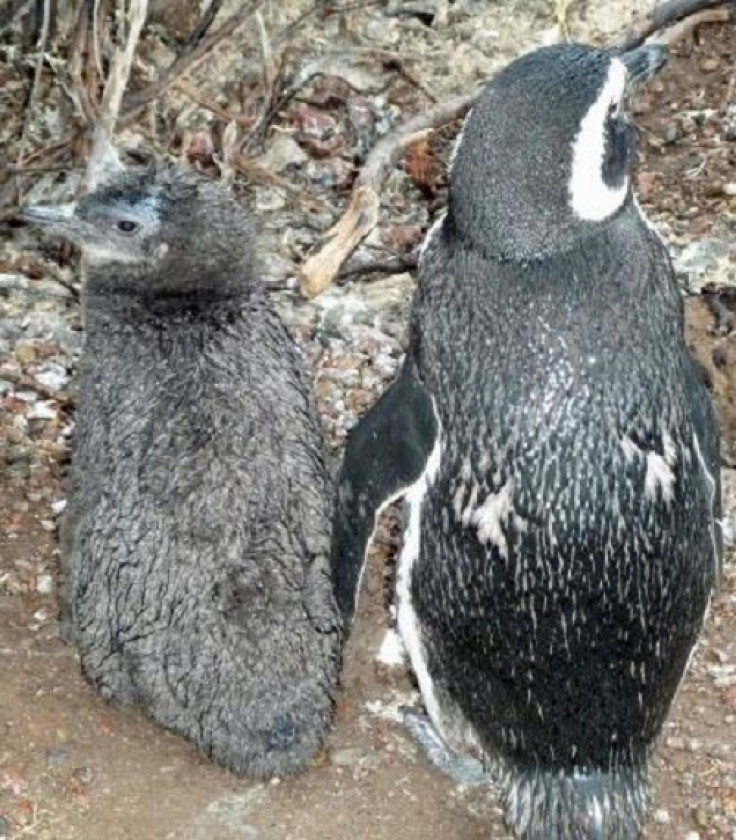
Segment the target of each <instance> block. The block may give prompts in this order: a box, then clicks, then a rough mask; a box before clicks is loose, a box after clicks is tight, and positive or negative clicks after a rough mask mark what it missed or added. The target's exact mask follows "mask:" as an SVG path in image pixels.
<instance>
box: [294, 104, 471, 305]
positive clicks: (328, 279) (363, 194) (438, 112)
mask: <svg viewBox="0 0 736 840" xmlns="http://www.w3.org/2000/svg"><path fill="white" fill-rule="evenodd" d="M476 95H477V94H476V93H473V94H470V95H468V96H456V97H455V98H454V99H450V100H448V101H447V102H441V103H440V104H439V105H435V106H434V107H433V108H430V109H429V110H428V111H425V112H424V113H423V114H420V115H419V116H417V117H414V118H413V119H411V120H409V121H408V122H406V123H405V124H404V125H402V126H399V128H398V129H397V130H396V131H394V132H392V133H391V134H389V135H387V136H386V137H383V138H382V139H381V140H380V141H379V142H378V143H377V144H376V146H375V147H374V148H373V149H372V150H371V153H370V154H369V155H368V158H367V159H366V162H365V165H364V166H363V169H362V170H361V172H360V174H359V175H358V178H357V179H356V181H355V187H354V188H353V194H352V197H351V199H350V204H349V206H348V209H347V211H346V212H345V214H344V215H343V217H342V218H341V219H340V221H339V222H338V223H337V224H336V225H335V227H333V228H332V230H330V231H329V232H328V234H327V235H328V239H327V242H326V243H325V244H324V245H323V246H322V247H321V248H320V250H319V251H317V252H316V253H314V254H312V255H311V256H310V257H308V258H307V260H306V261H305V263H304V265H303V266H302V269H301V277H300V288H301V291H302V294H304V295H305V296H306V297H315V296H316V295H318V294H320V293H321V292H323V291H324V290H325V289H326V288H327V287H328V286H330V285H331V284H332V283H333V281H334V280H335V278H336V277H337V274H338V272H339V271H340V267H341V266H342V264H343V263H344V262H345V260H346V259H347V258H348V257H349V256H350V254H351V253H352V252H353V250H354V249H355V248H356V246H357V245H358V244H359V243H360V242H361V241H362V240H363V239H364V238H365V237H366V236H367V235H368V234H369V233H370V232H371V231H372V230H373V228H374V227H375V226H376V223H377V222H378V208H379V204H380V190H381V185H382V184H383V182H384V180H385V179H386V177H387V176H388V174H389V172H390V171H391V169H392V168H393V167H394V166H395V165H396V163H397V161H398V160H399V158H400V157H401V155H402V153H403V152H404V150H405V149H406V148H407V147H408V146H410V145H411V144H412V143H416V142H417V140H421V139H422V138H423V137H425V136H426V135H427V134H428V133H429V132H430V131H432V130H433V129H435V128H437V127H438V126H441V125H444V124H446V123H448V122H450V121H451V120H454V119H457V118H458V117H460V116H462V115H463V114H465V113H466V112H467V111H468V109H469V108H470V106H471V105H472V104H473V100H474V99H475V97H476Z"/></svg>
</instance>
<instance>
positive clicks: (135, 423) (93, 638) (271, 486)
mask: <svg viewBox="0 0 736 840" xmlns="http://www.w3.org/2000/svg"><path fill="white" fill-rule="evenodd" d="M24 217H25V219H26V220H28V221H32V222H36V223H40V224H41V225H43V226H44V227H45V228H47V229H48V230H49V231H50V232H52V233H55V234H58V235H61V236H63V237H66V238H68V239H70V240H71V241H73V242H75V243H76V244H77V245H79V246H80V248H81V250H82V261H83V268H84V271H85V283H84V292H83V307H84V322H85V327H86V346H85V350H84V355H83V358H82V363H81V383H80V393H79V405H78V410H77V414H76V418H75V431H74V443H73V458H72V469H71V482H70V488H69V491H68V508H67V510H68V513H67V516H66V521H65V523H64V527H63V537H62V547H63V562H64V570H65V578H66V597H67V608H68V611H69V618H70V622H71V631H72V634H73V638H74V640H75V642H76V644H77V645H78V648H79V652H80V655H81V661H82V667H83V669H84V672H85V674H86V676H87V677H88V679H89V680H90V681H91V683H92V684H93V685H94V686H95V688H96V689H97V690H98V691H99V692H100V694H101V695H102V696H103V697H105V698H110V699H115V700H119V701H122V702H126V703H139V704H141V705H142V706H144V707H145V708H146V709H147V711H148V713H149V714H150V715H151V716H152V717H153V718H154V719H155V720H156V721H157V722H158V723H160V724H161V725H163V726H165V727H166V728H168V729H171V730H173V731H175V732H177V733H179V734H181V735H184V736H185V737H187V738H189V739H191V740H192V741H194V743H195V744H197V745H198V746H199V747H200V748H201V749H202V750H204V751H205V752H206V753H207V754H208V755H209V756H210V757H212V758H213V759H214V760H215V761H217V762H219V763H221V764H223V765H225V766H227V767H229V768H231V769H233V770H235V771H238V772H244V773H248V774H252V775H254V776H257V777H266V776H271V775H274V774H282V773H289V772H292V771H297V770H300V769H302V768H304V767H306V766H307V765H308V764H309V763H310V761H311V760H312V759H313V758H314V756H315V754H316V753H317V752H318V751H319V749H320V747H321V744H322V740H323V737H324V734H325V730H326V728H327V726H328V724H329V721H330V717H331V710H332V700H333V696H334V693H335V690H336V683H337V674H338V667H339V662H340V652H341V645H342V629H341V620H340V617H339V613H338V611H337V607H336V604H335V599H334V594H333V586H332V578H331V571H330V565H329V542H330V516H331V510H332V504H333V497H334V492H333V486H332V484H331V481H330V478H329V476H328V472H327V469H326V466H325V461H324V453H323V439H322V434H321V429H320V425H319V421H318V417H317V414H316V411H315V407H314V403H313V400H312V397H311V395H310V388H309V385H308V381H307V376H306V373H305V370H304V369H303V365H302V361H301V358H300V356H299V353H298V351H297V349H296V347H295V345H294V344H293V342H292V341H291V339H290V338H289V336H288V335H287V333H286V330H285V329H284V327H283V325H282V323H281V322H280V320H279V318H278V317H277V315H276V314H275V312H274V311H273V309H272V308H271V306H270V304H269V303H268V301H267V299H266V296H265V293H264V290H263V288H262V286H261V283H260V281H259V280H258V277H257V273H256V268H255V266H254V262H253V251H254V241H253V235H252V232H251V228H250V224H249V223H248V221H247V220H246V219H245V217H244V215H243V212H242V209H241V208H240V207H239V206H238V204H237V203H236V202H235V200H234V199H233V198H232V197H231V196H230V195H229V194H228V193H227V192H226V191H225V190H223V189H222V188H221V187H220V186H219V185H217V184H214V183H212V182H210V181H208V180H206V179H204V178H202V177H200V176H199V175H196V174H195V173H193V172H187V171H184V170H181V169H178V168H175V167H172V166H164V167H160V168H158V169H157V170H154V171H146V172H143V173H140V172H138V173H133V172H131V173H127V174H124V175H122V176H120V177H117V178H116V180H115V181H114V182H112V183H109V184H107V185H106V186H103V187H101V188H100V189H99V190H98V191H96V192H94V193H92V194H90V195H88V196H86V197H84V198H82V199H81V200H80V201H79V202H77V203H76V204H73V205H67V206H64V207H37V208H29V209H28V210H26V211H25V213H24Z"/></svg>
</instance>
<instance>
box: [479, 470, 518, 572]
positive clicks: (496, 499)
mask: <svg viewBox="0 0 736 840" xmlns="http://www.w3.org/2000/svg"><path fill="white" fill-rule="evenodd" d="M513 492H514V483H513V481H511V480H509V481H507V482H506V484H504V486H503V487H502V488H501V489H500V490H499V491H498V493H492V494H491V495H490V496H488V497H487V498H486V500H485V501H484V502H483V504H482V505H480V506H479V507H477V508H476V509H475V510H474V511H473V515H472V517H471V522H472V523H473V525H475V526H476V527H477V528H478V539H479V540H480V541H481V542H482V543H491V544H492V545H495V546H496V548H497V549H498V552H499V554H500V555H501V556H502V557H503V558H508V553H509V547H508V544H507V542H506V535H505V534H504V532H503V526H504V525H505V524H506V522H508V519H509V516H510V515H511V512H512V506H511V503H512V495H513Z"/></svg>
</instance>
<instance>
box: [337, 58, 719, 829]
mask: <svg viewBox="0 0 736 840" xmlns="http://www.w3.org/2000/svg"><path fill="white" fill-rule="evenodd" d="M664 60H665V55H664V52H663V50H662V48H659V47H653V46H647V47H644V48H642V49H640V50H637V51H635V52H632V53H629V54H625V55H621V56H616V55H614V54H612V53H609V52H604V51H599V50H595V49H592V48H589V47H586V46H582V45H570V44H568V45H561V46H556V47H551V48H546V49H542V50H539V51H537V52H534V53H532V54H529V55H526V56H524V57H523V58H521V59H519V60H517V61H516V62H514V63H513V64H511V65H510V66H509V67H508V68H507V69H506V70H505V71H503V72H502V73H501V74H500V75H499V76H497V77H496V78H495V79H494V80H493V81H492V82H491V83H490V84H489V85H488V87H487V88H486V90H485V92H484V93H483V94H482V96H481V97H480V99H479V101H478V102H477V104H476V106H475V107H474V109H473V111H472V113H471V115H470V116H469V118H468V120H467V123H466V126H465V129H464V133H463V136H462V138H461V140H460V142H459V144H458V148H457V152H456V155H455V158H454V162H453V168H452V172H451V178H450V202H449V208H448V212H447V215H446V217H445V218H444V220H443V221H442V222H440V223H439V224H438V225H437V226H436V227H435V228H434V230H433V231H432V233H431V234H430V235H429V237H428V240H427V243H426V246H425V249H424V253H423V255H422V259H421V263H420V285H419V289H418V292H417V295H416V298H415V302H414V309H413V316H412V339H411V347H410V352H409V355H408V357H407V362H406V365H405V368H404V370H403V371H402V374H401V375H400V377H399V379H398V380H397V382H396V383H395V384H394V385H393V386H392V388H391V389H390V390H389V392H388V393H387V394H386V395H385V396H384V398H383V399H382V400H381V402H379V404H378V405H377V406H376V407H375V408H374V409H373V411H372V412H370V413H369V414H368V415H367V416H366V417H365V418H364V419H363V421H362V422H361V424H359V426H358V428H357V430H356V431H355V433H354V435H353V437H352V439H351V440H350V442H349V445H348V450H347V455H346V461H345V466H344V468H343V475H342V480H341V488H340V504H339V506H338V515H337V523H336V525H337V527H336V531H335V534H336V543H335V549H334V550H335V554H336V556H337V557H339V558H342V563H343V573H342V585H341V589H342V599H343V602H344V605H347V608H348V609H350V608H352V604H353V599H354V596H355V584H356V581H357V573H356V570H359V568H360V564H361V563H362V560H363V552H364V548H365V540H366V539H367V538H368V536H369V532H370V527H372V523H373V517H374V516H375V514H376V511H377V510H378V509H379V508H380V506H381V505H382V504H383V503H384V502H385V501H386V500H387V499H388V498H392V497H393V498H395V497H396V496H397V495H400V494H402V493H404V494H405V495H406V499H407V501H408V503H409V513H408V525H407V531H406V534H405V540H404V548H403V551H402V555H401V558H400V561H399V568H398V583H397V597H398V624H399V630H400V632H401V635H402V638H403V640H404V643H405V645H406V647H407V650H408V653H409V655H410V658H411V661H412V666H413V668H414V671H415V673H416V675H417V678H418V681H419V684H420V688H421V691H422V696H423V699H424V702H425V705H426V707H427V712H428V714H429V718H430V720H431V723H432V725H433V728H434V730H435V733H436V737H437V740H438V742H439V740H440V739H441V741H443V742H444V745H445V746H446V747H447V748H449V751H452V752H454V753H457V754H464V755H468V754H469V755H473V756H476V757H478V758H480V759H481V760H482V761H483V763H484V765H485V766H486V768H487V769H498V770H500V771H501V775H502V778H503V781H504V793H505V798H506V812H507V819H508V821H509V823H510V825H511V826H512V828H513V829H514V831H515V832H516V834H517V836H519V837H522V838H526V840H632V838H636V837H638V836H639V835H640V830H641V824H642V821H643V817H644V813H645V810H646V804H647V760H648V756H649V753H650V751H651V748H652V746H653V743H654V741H655V739H656V737H657V735H658V734H659V732H660V730H661V728H662V724H663V722H664V720H665V717H666V715H667V713H668V710H669V707H670V704H671V702H672V699H673V697H674V695H675V692H676V690H677V687H678V685H679V683H680V681H681V679H682V676H683V673H684V671H685V668H686V665H687V662H688V658H689V656H690V653H691V651H692V649H693V646H694V644H695V642H696V639H697V636H698V632H699V630H700V628H701V626H702V623H703V617H704V614H705V611H706V606H707V603H708V600H709V597H710V594H711V592H712V590H713V587H714V584H715V581H716V579H717V575H718V567H719V559H720V551H721V547H720V532H719V525H718V517H719V507H720V478H719V466H718V436H717V429H716V423H715V419H714V414H713V410H712V407H711V405H710V402H709V398H708V394H707V392H706V388H705V386H704V384H703V382H702V380H701V377H700V375H699V371H698V370H697V369H696V367H695V365H694V363H693V360H692V359H691V357H690V355H689V353H688V350H687V348H686V345H685V342H684V338H683V315H682V305H681V301H680V298H679V295H678V291H677V288H676V285H675V280H674V275H673V271H672V268H671V265H670V261H669V257H668V254H667V251H666V248H665V246H664V244H663V242H662V241H661V240H660V238H659V237H658V235H657V233H656V232H655V231H654V230H653V229H652V228H651V227H650V226H649V225H648V223H647V222H646V220H645V219H644V218H643V216H642V214H641V212H640V210H639V208H638V206H637V204H636V201H635V198H634V197H633V195H632V192H631V187H630V180H629V177H630V175H629V167H630V158H631V153H632V137H631V134H632V132H631V130H630V127H629V125H628V123H627V121H626V117H625V114H624V112H623V103H624V99H625V96H626V94H627V92H628V91H629V90H630V89H631V88H632V87H633V86H634V85H635V84H636V83H637V82H640V81H643V80H645V79H647V78H649V77H650V76H651V75H653V74H654V72H656V70H658V69H659V67H661V66H662V65H663V64H664ZM381 456H383V461H382V462H380V463H376V461H375V459H376V458H380V457H381ZM369 463H370V468H368V467H367V465H368V464H369ZM366 523H368V525H366ZM368 526H370V527H368ZM351 561H352V565H351ZM433 737H434V736H433Z"/></svg>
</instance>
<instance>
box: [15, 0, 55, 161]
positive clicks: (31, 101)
mask: <svg viewBox="0 0 736 840" xmlns="http://www.w3.org/2000/svg"><path fill="white" fill-rule="evenodd" d="M50 24H51V0H44V3H43V22H42V24H41V35H40V37H39V39H38V58H37V59H36V67H35V69H34V71H33V84H32V85H31V93H30V95H29V97H28V103H27V104H26V117H25V120H24V122H23V133H22V134H21V144H20V145H21V154H22V150H23V141H24V140H25V138H26V135H27V134H28V129H29V128H30V125H31V120H32V119H33V110H34V108H35V105H36V98H37V96H38V86H39V83H40V81H41V71H42V70H43V61H44V57H45V53H46V42H47V41H48V38H49V26H50Z"/></svg>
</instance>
